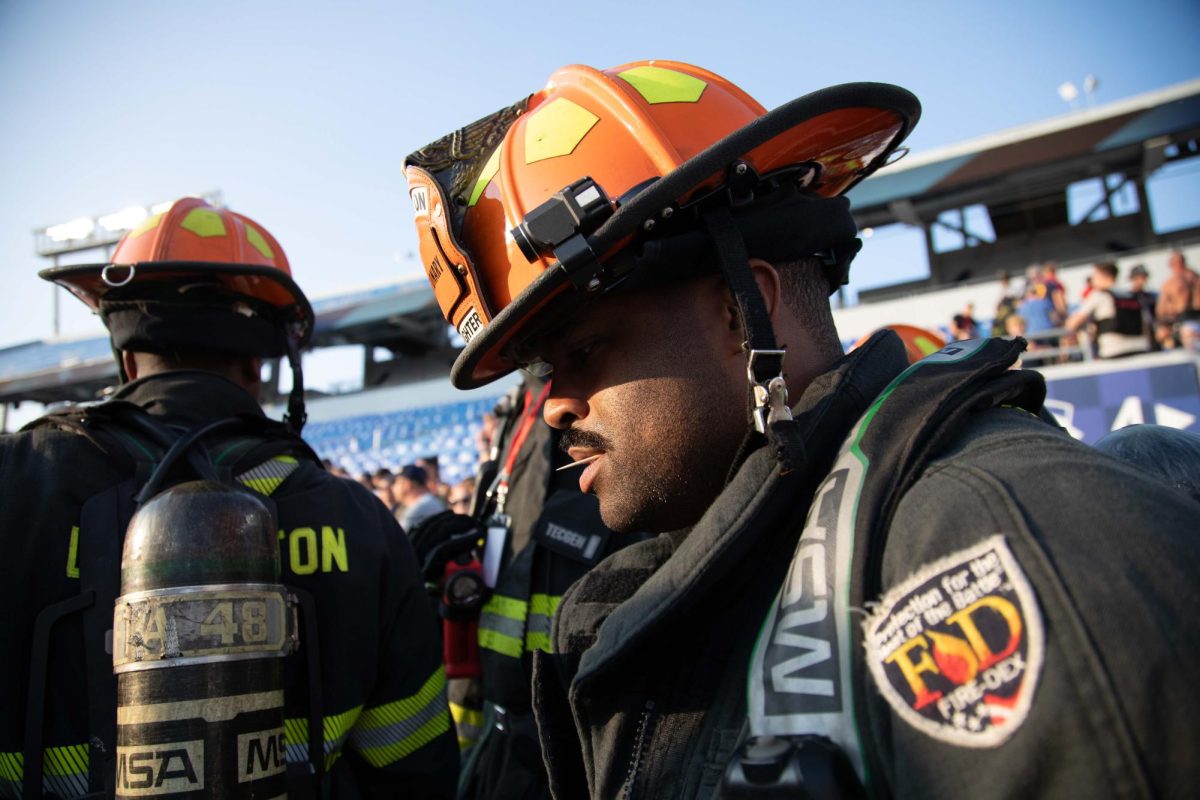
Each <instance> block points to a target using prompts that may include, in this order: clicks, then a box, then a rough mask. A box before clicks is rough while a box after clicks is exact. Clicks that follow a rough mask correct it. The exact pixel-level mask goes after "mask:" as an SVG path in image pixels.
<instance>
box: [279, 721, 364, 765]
mask: <svg viewBox="0 0 1200 800" xmlns="http://www.w3.org/2000/svg"><path fill="white" fill-rule="evenodd" d="M362 710H363V707H362V706H355V707H354V708H352V709H350V710H349V711H343V712H342V713H341V714H333V715H331V716H327V717H325V718H324V719H323V720H322V721H321V729H322V730H323V731H324V734H325V737H324V738H325V769H326V770H329V769H330V768H332V767H333V763H334V762H335V761H337V760H338V757H339V756H341V754H342V745H343V744H344V743H345V741H346V735H347V734H348V733H350V729H351V728H353V727H354V723H355V722H356V721H357V720H358V717H359V715H360V714H362ZM283 738H284V741H285V742H286V743H287V750H288V761H291V762H293V763H301V762H305V761H308V719H307V718H306V717H300V718H298V719H285V720H284V721H283Z"/></svg>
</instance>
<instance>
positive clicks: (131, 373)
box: [120, 350, 138, 381]
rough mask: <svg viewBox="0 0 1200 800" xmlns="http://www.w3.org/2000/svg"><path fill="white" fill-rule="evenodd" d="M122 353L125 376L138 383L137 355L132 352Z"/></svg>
mask: <svg viewBox="0 0 1200 800" xmlns="http://www.w3.org/2000/svg"><path fill="white" fill-rule="evenodd" d="M120 352H121V368H122V369H124V370H125V376H126V377H127V378H128V379H129V380H131V381H136V380H137V377H138V363H137V355H136V354H135V353H134V352H133V351H131V350H122V351H120Z"/></svg>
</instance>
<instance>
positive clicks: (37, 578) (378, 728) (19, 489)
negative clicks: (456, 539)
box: [0, 372, 458, 797]
mask: <svg viewBox="0 0 1200 800" xmlns="http://www.w3.org/2000/svg"><path fill="white" fill-rule="evenodd" d="M117 398H118V399H120V400H125V401H128V402H130V403H134V404H136V405H137V406H139V407H141V408H142V409H144V410H146V411H148V412H149V413H150V414H151V415H152V416H153V417H154V418H156V419H158V420H160V421H161V422H164V423H170V424H173V425H177V426H181V427H183V428H193V427H196V426H198V425H201V424H203V423H206V422H211V421H214V420H220V419H223V418H226V417H229V416H233V415H236V414H248V415H261V414H262V411H261V410H260V409H259V406H258V404H257V403H256V402H255V401H254V399H253V398H251V397H250V395H248V394H247V393H246V392H245V391H244V390H242V389H241V388H240V387H238V386H236V385H234V384H233V383H230V382H229V381H227V380H225V379H223V378H220V377H217V376H214V375H210V374H207V373H201V372H172V373H165V374H162V375H159V376H154V377H148V378H144V379H141V380H138V381H135V382H133V383H130V384H128V385H126V386H125V387H123V388H122V389H121V390H120V391H119V392H118V394H117ZM126 469H127V468H122V467H121V466H120V465H118V464H116V463H114V462H113V461H112V459H111V458H109V457H107V456H106V453H105V451H104V450H102V449H101V448H100V447H98V446H96V445H95V444H93V443H91V442H89V441H88V440H87V439H86V438H85V437H84V436H82V435H80V434H78V433H74V432H68V431H63V430H57V429H54V428H50V427H42V428H38V429H36V430H32V431H28V432H23V433H18V434H13V435H8V436H3V437H0V543H2V546H3V550H4V553H5V557H4V559H3V560H0V599H2V601H3V605H4V608H5V612H4V614H3V615H0V640H2V641H3V642H4V643H5V646H6V649H5V653H4V655H3V656H0V708H2V709H3V710H4V711H3V713H2V714H0V797H15V796H18V795H19V791H20V785H21V781H22V777H23V765H22V760H21V751H22V749H23V746H24V741H23V733H24V723H25V719H24V717H25V697H26V693H27V688H28V686H29V671H30V663H29V662H30V651H31V634H32V630H33V626H34V619H35V617H36V615H37V614H38V613H39V611H41V610H42V609H43V608H45V607H46V606H48V605H50V604H52V603H55V602H58V601H61V600H64V599H66V598H70V597H73V596H75V595H78V594H79V592H80V575H81V569H85V568H84V567H83V566H82V565H81V564H80V562H79V560H78V543H79V542H80V541H81V539H82V537H85V536H87V535H88V531H86V530H83V531H81V530H80V522H81V520H80V509H81V507H82V505H83V504H84V503H85V502H86V501H87V500H88V499H89V498H91V497H93V496H94V495H96V494H97V493H98V492H101V491H103V490H105V489H106V488H107V487H109V486H112V485H114V484H116V483H118V482H119V481H121V480H123V479H124V478H126V477H128V475H127V474H125V471H124V470H126ZM238 478H239V480H241V481H242V482H243V483H247V484H248V485H250V486H252V487H253V488H255V489H256V490H258V491H260V492H261V493H263V494H266V495H268V496H269V497H270V498H271V500H272V501H274V503H275V506H276V509H277V513H278V523H279V528H280V529H279V554H280V559H281V564H282V580H283V583H284V584H286V585H288V586H290V587H295V588H299V589H303V590H305V591H307V592H309V593H311V594H312V595H313V596H314V597H315V598H316V603H317V617H318V620H319V624H318V628H319V638H320V649H319V655H320V673H321V689H322V706H323V708H322V710H323V713H324V731H325V736H324V738H325V764H326V768H327V773H326V781H327V789H329V790H332V791H333V792H334V793H335V794H336V795H337V796H339V797H355V796H362V795H366V796H377V795H379V794H382V795H384V796H398V795H401V794H407V795H408V796H413V797H417V796H420V797H439V796H442V797H449V796H452V794H453V791H454V785H455V781H456V776H457V771H458V747H457V743H456V742H455V738H454V734H453V732H452V725H451V721H450V716H449V711H448V709H447V705H446V698H445V674H444V671H443V669H442V665H441V657H440V643H439V639H438V633H437V629H436V627H435V625H434V623H433V615H432V612H431V610H430V607H429V601H428V598H427V596H426V594H425V590H424V586H423V582H422V578H421V575H420V571H419V568H418V566H417V563H416V558H415V556H414V554H413V551H412V548H411V546H410V545H409V542H408V539H407V537H406V536H405V535H404V533H403V532H402V531H401V530H400V528H399V526H398V525H397V523H396V521H395V520H394V519H393V518H392V516H391V515H390V514H389V513H388V512H387V509H385V508H384V507H383V505H382V504H381V503H379V501H378V500H377V499H376V498H375V497H373V496H372V495H371V494H370V493H369V492H368V491H367V490H365V489H363V488H362V487H361V486H359V485H357V484H355V483H354V482H352V481H348V480H343V479H340V478H336V477H333V476H331V475H329V474H328V473H327V472H325V470H324V469H323V468H322V467H321V465H320V464H319V463H314V462H313V461H311V460H308V459H303V458H299V459H297V458H291V459H290V460H289V459H288V458H287V457H284V458H283V459H282V460H279V461H277V462H275V463H273V464H271V465H270V468H269V469H265V470H258V471H254V472H248V473H245V474H239V476H238ZM85 578H86V576H85ZM109 619H110V620H111V617H109ZM88 661H89V654H87V653H86V652H85V649H84V643H83V635H82V629H81V625H80V622H79V619H78V618H67V619H66V620H64V621H63V622H62V623H61V624H59V625H58V626H56V627H55V629H54V631H53V638H52V641H51V650H50V660H49V670H48V679H47V687H48V691H47V699H46V714H45V720H46V721H45V742H44V743H45V751H44V756H45V768H44V782H43V786H44V787H45V789H46V791H48V792H55V793H57V794H58V795H59V796H62V797H75V796H78V795H80V794H82V793H84V792H85V791H86V790H87V787H88V777H89V775H88V773H89V769H90V766H91V765H92V764H93V763H94V762H95V759H96V758H97V754H96V753H94V752H92V745H91V740H90V735H89V727H88V705H89V697H88V679H87V670H86V668H85V665H86V664H87V663H88ZM109 668H110V669H111V665H110V667H109ZM306 673H307V669H306V666H305V663H304V656H303V654H298V655H293V656H290V657H288V658H287V659H286V661H285V680H286V685H285V703H286V705H285V734H286V746H287V757H288V760H289V762H301V763H302V762H305V761H306V760H307V757H308V750H307V731H308V693H307V692H308V689H307V682H306V681H307V678H306Z"/></svg>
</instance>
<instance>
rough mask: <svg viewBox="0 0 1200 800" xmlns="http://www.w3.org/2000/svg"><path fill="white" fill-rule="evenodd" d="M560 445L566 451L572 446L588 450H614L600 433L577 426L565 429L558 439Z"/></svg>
mask: <svg viewBox="0 0 1200 800" xmlns="http://www.w3.org/2000/svg"><path fill="white" fill-rule="evenodd" d="M558 446H559V448H561V449H562V451H563V452H564V453H566V452H567V451H569V450H570V449H571V448H572V447H581V448H585V449H587V450H603V451H605V452H609V451H611V450H612V445H610V444H609V442H608V440H607V439H605V438H604V437H603V436H601V435H600V434H598V433H595V432H593V431H581V430H578V429H576V428H571V429H569V430H566V431H563V434H562V436H561V437H559V440H558Z"/></svg>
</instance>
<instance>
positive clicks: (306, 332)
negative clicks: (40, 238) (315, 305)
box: [38, 197, 314, 431]
mask: <svg viewBox="0 0 1200 800" xmlns="http://www.w3.org/2000/svg"><path fill="white" fill-rule="evenodd" d="M38 275H39V276H41V277H42V278H44V279H45V280H48V281H53V282H54V283H57V284H59V285H60V286H63V287H64V288H66V289H67V290H69V291H70V292H71V293H72V294H74V295H75V296H76V297H78V298H79V299H80V300H82V301H83V302H84V303H86V304H87V305H88V307H89V308H91V309H92V310H93V311H96V312H97V313H98V314H99V315H100V317H101V319H103V320H104V324H105V326H106V327H107V328H108V331H109V334H110V335H111V337H112V344H113V348H114V350H115V351H132V352H144V353H176V352H188V351H205V352H217V353H227V354H232V355H242V356H259V357H264V358H276V357H280V356H286V357H287V359H288V361H289V363H290V365H291V368H292V385H293V388H292V396H291V398H290V400H289V403H288V421H289V423H290V424H291V425H292V426H293V428H294V429H295V430H296V431H299V430H300V428H301V427H302V426H303V425H304V416H305V415H304V405H303V391H304V383H303V376H302V372H301V364H300V351H301V350H302V349H303V348H304V346H305V345H307V344H308V342H309V340H310V339H311V338H312V334H313V325H314V315H313V310H312V306H311V305H310V304H309V302H308V298H306V297H305V296H304V292H303V291H301V289H300V287H299V286H297V285H296V282H295V281H294V280H292V271H291V267H290V265H289V264H288V259H287V256H286V255H285V254H284V252H283V248H282V247H281V246H280V245H279V242H277V241H276V240H275V237H273V236H272V235H271V234H270V233H269V232H268V231H267V229H266V228H263V227H262V226H261V225H259V224H258V223H257V222H255V221H254V220H252V219H250V218H249V217H246V216H244V215H242V214H238V213H236V212H234V211H230V210H229V209H227V208H215V207H213V206H211V205H209V204H208V203H207V202H205V201H204V200H201V199H199V198H196V197H185V198H182V199H180V200H176V201H175V202H174V203H172V204H171V205H170V207H169V208H168V209H167V210H166V211H163V212H162V213H160V214H155V215H153V216H151V217H149V218H148V219H146V221H145V222H143V223H142V224H141V225H139V226H138V227H137V228H134V229H133V230H131V231H129V232H128V233H126V234H125V235H124V236H123V237H122V238H121V241H120V242H119V243H118V244H117V247H116V250H114V251H113V254H112V258H111V260H110V261H109V262H108V263H100V264H71V265H67V266H61V267H52V268H50V269H44V270H42V271H41V272H39V273H38ZM117 365H118V371H119V372H120V374H121V378H122V379H123V380H124V379H125V378H126V377H127V376H126V375H125V373H124V368H123V366H122V362H121V359H120V357H119V355H118V357H117Z"/></svg>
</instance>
